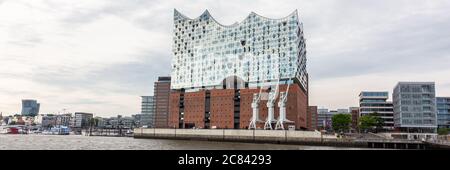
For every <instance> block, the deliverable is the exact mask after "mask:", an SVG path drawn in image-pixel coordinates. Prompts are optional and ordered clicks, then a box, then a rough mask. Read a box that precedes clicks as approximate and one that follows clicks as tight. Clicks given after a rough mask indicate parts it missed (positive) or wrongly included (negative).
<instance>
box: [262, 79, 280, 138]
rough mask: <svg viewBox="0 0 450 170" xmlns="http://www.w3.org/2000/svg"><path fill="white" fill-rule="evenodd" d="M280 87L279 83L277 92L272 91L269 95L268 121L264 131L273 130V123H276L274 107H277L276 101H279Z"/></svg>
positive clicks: (276, 88)
mask: <svg viewBox="0 0 450 170" xmlns="http://www.w3.org/2000/svg"><path fill="white" fill-rule="evenodd" d="M278 87H279V81H278V83H277V85H276V87H275V90H272V91H271V92H270V93H269V97H268V99H267V119H266V123H265V124H264V129H270V130H272V129H273V128H272V123H274V122H276V120H275V118H274V117H275V113H274V106H275V100H276V99H277V96H278V91H279V89H278Z"/></svg>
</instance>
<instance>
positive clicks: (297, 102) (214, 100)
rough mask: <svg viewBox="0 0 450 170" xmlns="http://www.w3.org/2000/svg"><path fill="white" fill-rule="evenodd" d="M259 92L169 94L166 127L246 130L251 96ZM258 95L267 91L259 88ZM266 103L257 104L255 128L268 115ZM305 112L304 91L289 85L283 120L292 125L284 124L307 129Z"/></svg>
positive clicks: (255, 90)
mask: <svg viewBox="0 0 450 170" xmlns="http://www.w3.org/2000/svg"><path fill="white" fill-rule="evenodd" d="M279 90H280V92H285V91H286V90H287V85H280V87H279ZM259 92H260V89H259V88H255V89H249V88H244V89H211V90H200V91H197V92H183V91H172V92H171V94H170V102H169V103H170V106H169V113H170V114H169V127H171V128H194V127H195V128H202V129H210V128H218V129H247V128H248V126H249V124H250V119H251V118H252V108H251V104H252V101H253V94H254V93H259ZM262 92H263V93H268V92H269V91H268V90H267V89H266V90H264V89H263V90H262ZM278 100H279V97H277V100H276V101H275V107H274V112H275V113H274V114H275V119H277V118H278V116H279V107H278ZM266 104H267V99H266V100H264V99H262V100H261V101H260V103H259V118H260V120H262V121H261V122H259V123H258V124H257V128H263V127H264V121H265V120H266V118H267V114H268V113H267V112H268V109H267V106H266ZM307 112H308V97H307V93H306V91H305V90H303V89H302V88H301V87H300V86H299V85H298V84H295V83H294V84H292V85H290V86H289V93H288V97H287V103H286V117H287V119H288V120H291V121H293V122H292V123H289V124H287V125H295V128H296V129H309V128H308V125H307ZM287 125H285V127H287ZM273 127H275V125H273Z"/></svg>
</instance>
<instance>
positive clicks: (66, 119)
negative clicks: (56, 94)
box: [56, 113, 72, 127]
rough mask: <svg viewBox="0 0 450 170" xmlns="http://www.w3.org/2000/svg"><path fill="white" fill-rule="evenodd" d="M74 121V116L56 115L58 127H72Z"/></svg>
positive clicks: (67, 114)
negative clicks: (71, 123)
mask: <svg viewBox="0 0 450 170" xmlns="http://www.w3.org/2000/svg"><path fill="white" fill-rule="evenodd" d="M71 120H72V114H70V113H66V114H60V115H56V125H57V126H67V127H68V126H70V121H71Z"/></svg>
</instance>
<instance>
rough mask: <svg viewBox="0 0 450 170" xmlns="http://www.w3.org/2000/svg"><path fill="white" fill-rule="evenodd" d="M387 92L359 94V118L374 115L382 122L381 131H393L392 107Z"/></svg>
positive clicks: (364, 92)
mask: <svg viewBox="0 0 450 170" xmlns="http://www.w3.org/2000/svg"><path fill="white" fill-rule="evenodd" d="M388 99H389V92H387V91H363V92H361V93H360V94H359V109H360V110H359V114H360V116H364V115H369V114H374V113H376V114H377V115H378V116H379V117H380V118H381V119H383V121H384V125H383V129H384V130H386V131H391V130H394V105H393V104H392V102H390V101H387V100H388Z"/></svg>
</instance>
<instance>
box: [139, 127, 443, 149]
mask: <svg viewBox="0 0 450 170" xmlns="http://www.w3.org/2000/svg"><path fill="white" fill-rule="evenodd" d="M134 137H135V138H152V139H178V140H208V141H229V142H247V143H274V144H296V145H313V146H314V145H315V146H334V147H358V148H386V149H448V145H443V144H439V143H429V142H422V141H420V140H404V139H385V138H378V139H374V138H361V139H356V138H337V137H336V136H334V135H325V134H321V133H320V132H317V131H284V130H246V129H156V128H137V129H134Z"/></svg>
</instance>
